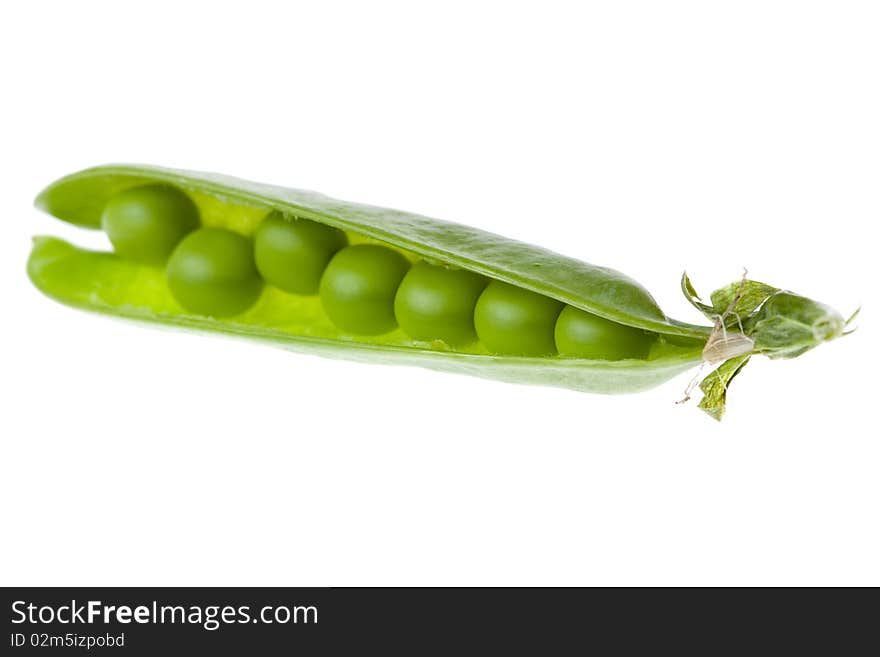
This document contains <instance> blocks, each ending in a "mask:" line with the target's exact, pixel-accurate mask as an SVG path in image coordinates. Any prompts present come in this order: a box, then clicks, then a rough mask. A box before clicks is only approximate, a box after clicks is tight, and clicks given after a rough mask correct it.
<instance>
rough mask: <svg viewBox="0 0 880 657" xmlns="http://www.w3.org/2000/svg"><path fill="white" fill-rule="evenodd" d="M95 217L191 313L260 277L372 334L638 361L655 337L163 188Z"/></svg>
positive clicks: (246, 290) (379, 249)
mask: <svg viewBox="0 0 880 657" xmlns="http://www.w3.org/2000/svg"><path fill="white" fill-rule="evenodd" d="M101 224H102V227H103V229H104V230H105V231H106V233H107V235H108V236H109V238H110V241H111V242H112V244H113V247H114V249H115V251H116V252H117V253H118V254H119V255H120V256H122V257H124V258H128V259H131V260H134V261H137V262H142V263H147V264H154V265H165V266H166V277H167V281H168V286H169V289H170V290H171V293H172V295H173V296H174V298H175V299H176V300H177V301H178V303H180V305H181V306H183V307H184V308H185V309H187V310H188V311H190V312H193V313H197V314H201V315H208V316H213V317H225V316H234V315H237V314H239V313H243V312H244V311H246V310H247V309H248V308H250V307H251V306H252V305H253V304H254V303H255V302H256V301H257V299H258V298H259V296H260V293H261V291H262V289H263V284H264V281H265V282H266V283H268V284H270V285H273V286H275V287H278V288H280V289H281V290H284V291H285V292H289V293H291V294H297V295H315V294H318V295H320V299H321V303H322V306H323V308H324V311H325V312H326V314H327V316H328V317H329V319H330V321H331V322H333V324H334V325H335V326H337V327H338V328H339V329H340V330H341V331H343V332H347V333H351V334H354V335H365V336H368V335H380V334H383V333H387V332H389V331H391V330H394V329H395V328H396V327H397V326H400V328H401V329H402V330H403V331H404V332H405V333H406V334H407V335H409V336H410V337H412V338H413V339H415V340H421V341H427V342H433V341H442V342H444V343H446V344H447V345H449V346H451V347H464V346H467V345H468V344H472V343H474V342H476V341H479V342H481V343H482V344H483V345H484V346H485V347H486V349H487V350H488V351H490V352H491V353H496V354H505V355H518V356H550V355H554V354H557V353H558V354H561V355H564V356H572V357H579V358H590V359H605V360H618V359H623V358H645V357H646V356H647V354H648V351H649V350H650V347H651V344H652V343H653V341H654V339H655V337H656V336H654V335H653V334H651V333H647V332H645V331H642V330H640V329H635V328H632V327H628V326H624V325H621V324H617V323H615V322H611V321H608V320H606V319H603V318H601V317H598V316H596V315H593V314H590V313H587V312H584V311H582V310H580V309H577V308H574V307H572V306H567V305H565V304H563V303H562V302H560V301H557V300H555V299H552V298H550V297H547V296H544V295H541V294H536V293H534V292H531V291H529V290H525V289H523V288H519V287H516V286H514V285H509V284H507V283H504V282H501V281H497V280H490V279H487V278H486V277H484V276H481V275H480V274H476V273H474V272H470V271H466V270H463V269H455V268H451V267H447V266H444V265H438V264H432V263H429V262H426V261H419V262H417V263H416V264H414V265H412V264H411V263H410V261H409V260H408V259H407V258H406V257H404V256H403V255H402V254H401V253H400V252H399V251H396V250H394V249H391V248H388V247H386V246H381V245H378V244H354V245H350V244H349V243H348V238H347V237H346V235H345V233H344V232H342V231H341V230H339V229H337V228H333V227H331V226H326V225H323V224H319V223H316V222H314V221H309V220H306V219H296V218H287V217H285V216H283V215H281V214H280V213H278V212H270V213H269V214H268V215H267V216H266V217H265V219H263V221H262V222H261V223H260V225H259V226H258V227H257V230H256V233H255V235H254V238H253V240H251V239H249V238H248V237H245V236H244V235H241V234H240V233H236V232H233V231H230V230H225V229H221V228H209V227H202V226H201V221H200V218H199V211H198V208H197V207H196V205H195V203H194V202H193V201H192V200H191V199H190V198H189V197H188V196H187V195H186V194H185V193H184V192H182V191H181V190H179V189H177V188H174V187H171V186H168V185H146V186H142V187H135V188H131V189H128V190H126V191H123V192H121V193H119V194H117V195H116V196H114V197H113V198H111V199H110V200H109V201H108V202H107V204H106V206H105V208H104V211H103V214H102V218H101Z"/></svg>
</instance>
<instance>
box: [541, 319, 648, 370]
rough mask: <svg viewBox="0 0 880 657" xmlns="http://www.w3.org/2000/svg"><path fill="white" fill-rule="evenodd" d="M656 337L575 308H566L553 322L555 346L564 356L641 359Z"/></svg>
mask: <svg viewBox="0 0 880 657" xmlns="http://www.w3.org/2000/svg"><path fill="white" fill-rule="evenodd" d="M656 337H657V336H656V335H655V334H653V333H648V332H647V331H643V330H642V329H637V328H634V327H632V326H624V325H623V324H618V323H617V322H612V321H610V320H607V319H605V318H604V317H599V316H598V315H594V314H592V313H588V312H584V311H583V310H581V309H579V308H575V307H574V306H566V307H565V309H564V310H563V311H562V312H561V313H560V314H559V319H557V320H556V347H557V349H559V353H560V354H561V355H563V356H575V357H577V358H587V359H590V360H623V359H626V358H638V359H644V358H646V357H647V355H648V352H649V351H650V350H651V344H652V343H653V342H654V340H655V338H656Z"/></svg>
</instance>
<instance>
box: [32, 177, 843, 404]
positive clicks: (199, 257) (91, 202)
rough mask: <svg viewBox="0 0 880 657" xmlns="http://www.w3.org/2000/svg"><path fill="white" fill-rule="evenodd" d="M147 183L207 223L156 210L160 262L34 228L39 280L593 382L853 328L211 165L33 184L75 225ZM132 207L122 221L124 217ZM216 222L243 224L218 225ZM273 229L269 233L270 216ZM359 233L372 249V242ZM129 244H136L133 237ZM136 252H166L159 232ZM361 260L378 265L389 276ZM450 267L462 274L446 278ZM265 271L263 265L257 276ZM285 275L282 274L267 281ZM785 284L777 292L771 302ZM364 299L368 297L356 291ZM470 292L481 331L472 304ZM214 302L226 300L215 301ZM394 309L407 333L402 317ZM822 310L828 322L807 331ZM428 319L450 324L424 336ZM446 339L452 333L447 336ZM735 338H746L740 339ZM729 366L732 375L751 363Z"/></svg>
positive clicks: (634, 380) (342, 353)
mask: <svg viewBox="0 0 880 657" xmlns="http://www.w3.org/2000/svg"><path fill="white" fill-rule="evenodd" d="M153 188H155V189H160V190H165V191H163V193H165V194H167V193H168V192H167V190H168V189H169V188H173V189H176V190H179V191H182V192H183V193H185V194H186V196H187V197H188V198H189V199H191V200H192V201H193V203H194V204H195V206H196V208H197V211H198V222H199V224H200V226H199V227H198V228H196V227H195V226H194V225H192V221H191V219H190V217H189V216H188V215H187V217H186V219H185V221H183V222H182V223H181V224H179V225H178V226H176V227H175V226H173V225H172V226H171V227H170V228H169V227H168V222H167V221H165V220H164V219H163V222H164V223H162V225H161V226H160V229H158V230H153V231H152V233H155V234H159V235H160V236H161V237H162V239H165V240H167V239H168V236H169V235H172V236H178V233H179V240H180V242H179V244H178V246H177V248H176V250H175V251H174V253H172V254H171V255H170V260H169V261H168V265H167V268H166V267H165V266H164V265H163V263H161V262H156V258H152V259H148V258H131V257H126V254H125V253H124V252H122V251H121V250H120V249H118V248H117V251H118V252H117V253H111V252H98V251H90V250H85V249H82V248H79V247H76V246H74V245H72V244H70V243H68V242H65V241H63V240H61V239H58V238H54V237H37V238H35V240H34V245H33V250H32V252H31V255H30V258H29V261H28V273H29V276H30V278H31V280H32V281H33V283H34V284H35V285H36V286H37V287H38V288H39V289H40V290H41V291H42V292H44V293H45V294H46V295H48V296H50V297H52V298H54V299H56V300H58V301H60V302H62V303H65V304H68V305H71V306H75V307H79V308H83V309H86V310H91V311H96V312H101V313H106V314H110V315H115V316H119V317H124V318H127V319H132V320H140V321H144V322H151V323H159V324H164V325H168V326H172V327H180V328H185V329H192V330H196V331H210V332H217V333H225V334H228V335H232V336H239V337H245V338H249V339H253V340H259V341H264V342H269V343H272V344H276V345H278V346H282V347H287V348H290V349H293V350H297V351H303V352H310V353H316V354H320V355H325V356H330V357H339V358H348V359H354V360H362V361H369V362H381V363H398V364H409V365H419V366H423V367H428V368H432V369H437V370H444V371H450V372H459V373H464V374H471V375H476V376H481V377H486V378H491V379H498V380H503V381H510V382H517V383H530V384H542V385H551V386H558V387H563V388H570V389H574V390H580V391H586V392H599V393H626V392H636V391H640V390H646V389H648V388H651V387H654V386H657V385H659V384H661V383H663V382H664V381H667V380H669V379H670V378H672V377H674V376H676V375H678V374H681V373H682V372H685V371H686V370H688V369H691V368H693V367H695V366H697V365H699V364H700V363H701V362H703V361H704V360H711V361H712V362H713V363H715V364H718V363H723V362H725V361H728V360H731V359H734V358H736V359H742V358H743V357H744V356H747V355H751V354H753V353H765V354H768V355H774V354H776V355H783V354H784V355H788V356H792V355H797V354H798V353H801V352H802V351H804V350H806V349H808V348H810V347H811V346H815V344H818V343H819V342H821V341H824V340H827V339H831V338H833V337H837V336H838V335H840V334H841V332H842V331H843V327H844V322H843V321H842V319H840V316H839V315H838V314H837V313H835V312H834V311H832V310H831V309H829V308H827V307H825V306H822V305H821V304H817V303H815V302H812V301H810V300H809V299H806V298H804V297H797V295H790V297H791V298H786V299H785V302H784V303H783V302H782V301H783V299H782V297H779V295H780V294H782V291H781V290H778V289H777V288H771V287H770V286H763V287H760V286H762V285H763V284H759V283H755V282H753V281H743V282H742V283H741V287H742V289H739V288H736V287H735V284H734V287H728V288H722V290H719V292H717V293H716V294H715V295H713V304H712V305H708V304H703V303H702V301H700V300H699V298H698V297H697V295H696V293H695V292H694V290H693V287H692V286H691V285H690V282H689V281H687V280H686V279H685V281H684V282H683V289H684V290H685V294H686V295H687V296H688V298H689V299H690V300H691V302H692V303H694V305H695V306H697V308H698V309H700V310H701V311H702V312H703V313H704V314H705V315H706V316H707V317H708V318H709V319H710V321H711V323H712V325H711V326H702V325H695V324H689V323H686V322H680V321H677V320H674V319H671V318H668V317H667V316H666V315H665V314H664V313H663V311H662V310H661V309H660V308H659V306H658V305H657V303H656V302H655V301H654V299H653V298H652V297H651V295H650V294H649V293H648V291H647V290H645V288H643V287H642V286H641V285H640V284H638V283H637V282H635V281H633V280H632V279H630V278H628V277H627V276H625V275H623V274H621V273H619V272H617V271H614V270H612V269H608V268H605V267H599V266H595V265H590V264H587V263H583V262H580V261H577V260H574V259H572V258H568V257H565V256H562V255H559V254H556V253H553V252H550V251H548V250H545V249H542V248H539V247H535V246H530V245H527V244H523V243H521V242H517V241H513V240H510V239H506V238H503V237H500V236H498V235H493V234H490V233H486V232H484V231H480V230H478V229H475V228H470V227H468V226H463V225H459V224H454V223H449V222H444V221H439V220H436V219H430V218H427V217H423V216H419V215H415V214H410V213H406V212H401V211H398V210H390V209H386V208H379V207H373V206H367V205H359V204H355V203H349V202H345V201H339V200H336V199H332V198H329V197H327V196H324V195H321V194H318V193H315V192H309V191H301V190H295V189H288V188H283V187H276V186H270V185H264V184H258V183H252V182H247V181H243V180H239V179H236V178H231V177H226V176H221V175H216V174H208V173H197V172H190V171H180V170H174V169H166V168H160V167H153V166H136V165H108V166H101V167H96V168H92V169H87V170H84V171H80V172H78V173H75V174H72V175H70V176H67V177H65V178H62V179H60V180H58V181H56V182H54V183H52V184H51V185H49V186H48V187H47V188H46V189H45V190H43V191H42V192H41V193H40V194H39V196H38V197H37V199H36V205H37V207H39V208H41V209H43V210H45V211H46V212H48V213H49V214H51V215H53V216H55V217H57V218H59V219H62V220H64V221H66V222H68V223H71V224H74V225H78V226H82V227H85V228H95V229H97V228H101V226H102V215H103V214H104V212H105V209H106V208H107V207H108V204H110V206H111V207H115V206H118V205H120V202H119V201H117V199H119V198H123V199H124V198H127V197H132V198H137V197H139V196H143V194H133V193H132V190H140V189H153ZM153 206H156V207H159V206H161V204H159V203H154V204H153ZM124 210H125V208H123V210H119V209H118V208H116V209H115V210H114V211H115V212H116V213H117V214H120V213H122V212H123V211H124ZM124 216H125V217H126V221H128V219H127V218H128V217H129V216H132V215H131V213H129V214H125V215H124ZM284 221H289V222H291V225H292V227H291V230H290V231H288V232H289V233H290V235H284V234H283V233H284V231H285V225H284ZM263 222H273V223H272V224H271V226H270V225H269V224H268V223H267V224H266V226H267V227H270V228H271V229H272V231H271V234H272V235H274V234H276V233H277V234H279V235H280V238H279V239H288V242H286V243H284V244H283V245H282V246H283V248H274V249H273V246H274V245H275V243H273V242H271V240H273V239H276V238H274V237H271V236H269V237H261V238H260V239H261V240H263V241H265V240H269V241H268V242H266V243H262V242H261V245H260V246H259V250H258V258H257V260H258V262H257V263H256V264H254V260H253V257H252V256H251V255H250V254H249V253H247V252H246V251H247V248H246V247H243V246H242V244H241V238H242V237H243V238H245V239H251V238H253V236H254V235H255V234H256V233H257V232H258V229H259V228H260V226H261V225H264V224H263ZM296 222H303V223H301V224H297V223H296ZM104 223H105V224H106V223H107V222H106V217H105V219H104ZM130 224H131V222H130V221H129V223H127V224H126V226H125V228H126V230H128V232H127V233H126V236H128V235H132V234H133V235H139V234H145V235H149V234H151V231H150V230H146V229H143V228H142V226H141V224H137V225H136V226H135V228H136V230H135V229H134V228H131V227H130ZM317 225H321V226H324V227H326V228H324V229H320V228H319V227H318V226H317ZM312 226H315V227H314V228H312ZM322 230H323V231H331V230H332V231H334V232H333V233H332V234H330V233H327V234H324V233H322V232H321V231H322ZM138 231H140V232H138ZM193 231H194V232H193ZM224 231H226V233H234V234H235V237H234V238H233V237H232V236H228V235H226V236H224V234H223V232H224ZM187 232H189V236H188V237H184V235H185V234H186V233H187ZM263 233H264V234H265V235H270V231H269V230H268V229H267V230H266V231H263ZM304 236H305V237H304ZM290 240H293V241H290ZM296 240H300V241H296ZM303 240H305V241H303ZM309 240H311V242H309ZM214 243H222V244H223V245H224V246H223V248H226V249H227V252H225V253H231V254H233V255H231V256H230V255H225V256H224V257H223V258H220V257H219V256H216V255H215V256H214V258H213V260H212V259H211V258H210V257H208V255H209V254H206V253H204V252H201V251H199V247H200V245H208V244H214ZM279 243H280V242H279ZM310 243H314V244H317V245H319V246H318V247H315V248H316V249H318V248H319V247H320V250H318V251H315V252H313V253H312V256H314V257H311V259H309V260H308V261H304V264H303V265H302V266H296V265H295V264H294V266H289V265H290V261H288V260H285V258H287V257H288V255H287V254H293V255H290V256H289V257H294V256H295V254H297V253H301V252H304V251H303V249H307V248H309V244H310ZM303 244H305V246H303ZM364 245H374V246H373V247H371V248H373V251H369V250H367V249H364ZM126 246H127V248H128V250H129V251H134V252H138V251H139V250H138V249H137V248H136V247H137V245H136V244H135V246H133V247H132V246H130V245H128V244H126ZM202 248H208V247H207V246H203V247H202ZM212 248H213V247H212ZM141 251H143V252H145V253H149V254H151V255H152V254H153V253H154V252H157V251H158V252H161V253H162V254H164V253H165V251H167V245H166V244H165V243H164V242H163V243H162V248H161V249H159V250H156V249H154V250H152V251H151V250H150V249H148V248H144V249H142V250H141ZM334 253H335V255H334ZM230 257H231V258H232V259H233V261H234V262H233V263H232V264H230ZM147 260H149V261H147ZM422 261H423V262H424V263H425V265H421V269H419V270H418V271H419V275H418V276H415V274H414V275H413V276H410V277H407V276H406V272H407V269H408V268H409V267H410V266H411V265H412V264H413V263H419V262H422ZM359 262H367V263H368V264H367V265H358V263H359ZM371 262H373V263H376V264H375V265H370V264H369V263H371ZM316 263H317V264H316ZM328 263H329V264H328ZM358 266H361V267H363V266H366V267H368V268H369V267H370V266H375V267H379V269H381V270H382V271H381V272H380V273H381V276H380V275H377V274H374V273H371V270H369V269H367V270H364V269H361V270H358V269H357V267H358ZM429 266H430V267H429ZM431 267H433V268H437V269H436V271H435V270H434V269H431ZM316 268H317V269H316ZM321 268H323V278H322V279H321V285H320V288H321V290H320V294H318V292H317V291H316V288H317V280H318V276H319V275H320V274H321ZM443 268H445V269H448V270H451V271H456V270H463V272H468V274H467V276H464V274H462V276H457V275H453V274H450V275H448V276H447V275H443V273H442V271H443ZM258 270H259V273H258ZM300 271H305V272H306V275H304V276H305V278H303V279H300V280H288V279H290V278H291V277H292V276H295V275H297V273H298V272H300ZM413 271H414V272H415V271H416V270H413ZM365 272H366V274H365ZM260 273H262V274H264V275H266V276H267V278H266V279H265V281H264V280H263V279H260V278H259V275H260ZM199 276H201V277H204V276H208V277H210V276H215V278H216V280H213V279H210V280H209V279H204V280H203V279H202V278H198V277H199ZM358 276H360V278H358ZM193 277H196V278H197V279H198V280H193ZM217 277H219V278H217ZM276 279H278V282H277V286H276V285H273V284H272V283H273V282H276ZM361 279H363V280H361ZM403 279H406V280H407V284H406V286H405V287H406V290H407V292H406V298H404V299H401V298H398V299H397V302H396V303H395V298H394V296H395V289H397V288H398V286H400V284H401V281H402V280H403ZM217 280H219V281H220V283H221V284H220V287H219V288H218V287H217V285H218V284H217ZM230 281H231V282H230ZM432 281H438V282H437V283H436V285H441V286H442V285H446V284H447V283H444V281H448V285H450V286H451V287H448V288H446V289H445V290H442V291H443V292H445V294H440V293H439V292H438V294H435V295H434V296H431V295H430V294H428V295H427V296H425V293H423V292H424V290H423V288H425V286H427V288H428V290H427V292H428V293H430V292H431V289H430V286H431V285H434V284H435V283H433V282H432ZM223 286H227V287H228V288H229V289H231V290H232V292H231V293H230V294H231V295H232V296H228V297H226V298H218V299H217V300H216V301H212V298H213V297H214V296H216V295H219V297H223V295H224V294H225V292H224V290H225V289H226V287H223ZM499 286H501V287H499ZM282 288H283V289H282ZM731 289H732V290H734V291H733V292H732V293H730V292H729V291H730V290H731ZM291 290H293V291H294V292H296V291H301V292H302V293H300V294H297V293H292V292H291ZM457 290H462V291H463V292H461V293H459V292H457ZM725 290H728V292H727V293H725ZM744 290H745V292H744ZM420 294H421V296H418V295H420ZM200 295H201V296H200ZM358 295H361V297H358ZM456 295H458V296H456ZM462 295H464V297H462ZM465 297H466V298H465ZM478 297H479V301H478V300H477V299H478ZM777 297H778V301H779V302H778V303H773V304H771V303H768V301H769V300H771V299H774V298H777ZM792 298H794V299H795V301H792ZM519 299H525V301H523V302H522V303H524V304H526V305H524V306H522V307H519V306H517V305H516V304H517V303H520V301H518V300H519ZM744 299H746V301H745V302H744V301H743V300H744ZM435 301H436V302H437V303H440V304H441V305H440V306H437V303H435ZM212 303H213V304H215V305H214V306H212V305H211V304H212ZM357 303H361V304H362V305H361V306H357V305H351V304H357ZM407 303H410V305H411V307H407V306H406V304H407ZM432 304H433V305H432ZM442 304H446V305H447V306H448V307H450V308H451V309H452V310H451V311H450V312H452V313H453V314H452V315H450V316H448V317H446V318H442V317H440V316H438V315H436V314H435V315H432V313H437V312H442V311H443V308H444V306H443V305H442ZM475 304H476V306H477V307H478V309H477V320H478V321H477V326H476V330H475V329H474V327H473V326H472V325H471V317H470V315H469V313H470V308H472V307H474V305H475ZM505 304H508V305H505ZM511 304H513V305H511ZM721 304H726V306H725V307H724V308H721V307H719V306H720V305H721ZM737 304H739V305H737ZM765 304H766V305H767V308H765V307H764V306H765ZM402 306H403V307H402ZM214 307H216V308H218V310H222V311H223V312H212V308H214ZM563 310H564V311H565V312H561V311H563ZM520 311H522V312H520ZM395 313H396V314H397V316H399V317H401V318H402V319H403V321H401V326H403V328H404V329H407V330H410V331H411V332H412V334H413V335H410V334H407V333H406V332H405V330H403V329H401V328H395V326H396V322H395V320H394V317H395ZM762 313H763V314H762ZM558 316H564V319H563V321H564V322H565V324H564V325H563V324H559V323H556V322H557V321H558V320H557V317H558ZM590 318H593V319H590ZM492 322H496V323H495V324H492ZM554 323H556V324H555V326H556V329H555V331H556V333H555V335H556V337H555V343H554ZM818 324H821V325H822V330H820V331H818V330H814V329H815V326H816V325H818ZM435 325H436V326H437V327H438V331H440V328H439V327H442V331H440V332H439V333H438V335H437V339H431V335H430V332H431V327H432V326H435ZM361 326H363V327H364V328H363V330H360V331H359V328H360V327H361ZM410 327H413V328H410ZM614 327H618V328H619V329H620V333H619V334H620V336H622V337H621V339H620V341H619V344H618V345H616V347H615V346H612V348H609V349H608V350H607V353H606V354H603V353H602V351H603V350H602V349H601V345H600V348H598V349H597V347H596V344H595V343H590V344H588V345H586V346H582V345H579V344H578V343H577V341H578V340H581V339H583V340H605V339H611V340H612V341H613V340H614V336H615V330H614ZM529 331H531V332H536V334H539V335H537V337H536V338H535V339H532V340H530V342H529V343H528V348H523V349H522V350H520V351H519V352H518V350H517V348H516V345H513V346H511V347H509V348H508V344H509V343H510V340H511V336H512V339H513V342H516V340H517V338H518V336H522V335H524V334H525V333H526V332H529ZM478 333H482V335H483V337H484V339H480V336H479V335H477V334H478ZM446 335H448V336H451V337H449V339H448V340H446V339H445V336H446ZM736 335H738V336H740V338H741V339H740V340H739V341H737V340H735V339H731V336H736ZM609 336H610V337H609ZM734 343H736V344H734ZM496 345H498V346H496ZM557 345H558V346H559V347H560V348H559V350H558V352H557V350H556V349H555V346H557ZM628 345H630V346H628ZM582 347H583V348H582ZM628 348H629V349H631V350H630V351H627V349H628ZM707 354H708V356H707ZM584 355H586V356H587V357H584ZM603 356H604V357H603ZM743 364H744V363H743ZM726 369H727V370H734V371H733V374H735V373H737V372H739V370H740V369H742V365H740V366H739V367H736V368H731V367H728V368H726ZM722 371H723V370H722V368H719V369H718V372H722ZM717 377H718V375H716V380H717ZM729 378H732V375H730V376H729ZM729 378H728V379H727V380H728V381H729ZM724 383H725V385H723V386H721V387H722V388H723V392H724V393H726V381H725V382H724ZM717 388H718V385H717V383H716V384H714V385H707V389H708V392H707V393H706V394H707V396H711V401H710V402H709V404H708V406H711V408H708V407H704V410H707V411H708V412H710V414H711V415H713V417H720V415H721V412H722V411H723V406H724V399H725V395H724V394H719V393H717V392H715V391H716V389H717Z"/></svg>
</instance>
